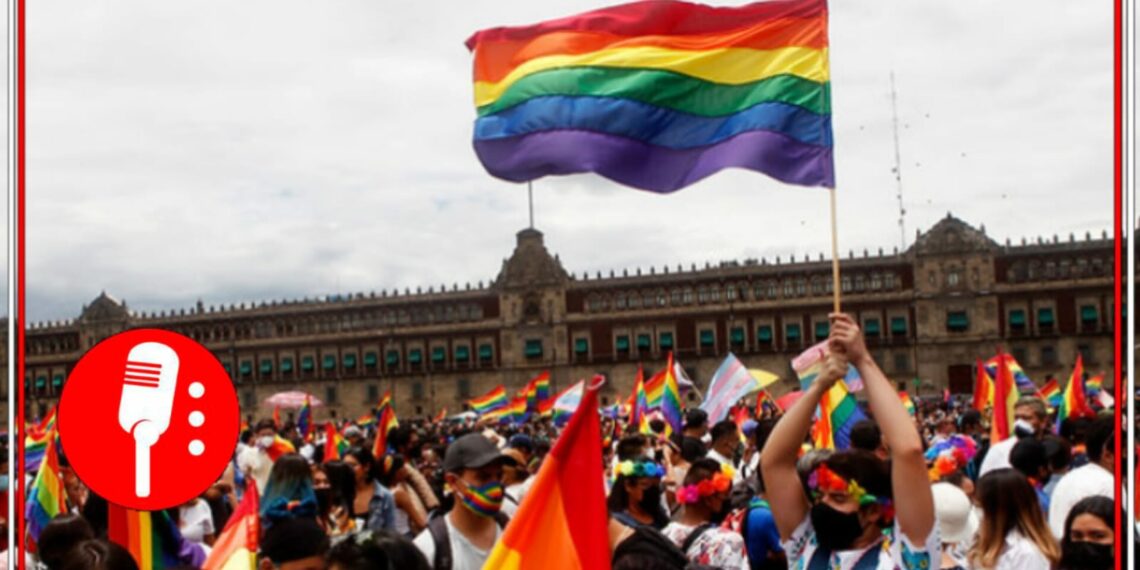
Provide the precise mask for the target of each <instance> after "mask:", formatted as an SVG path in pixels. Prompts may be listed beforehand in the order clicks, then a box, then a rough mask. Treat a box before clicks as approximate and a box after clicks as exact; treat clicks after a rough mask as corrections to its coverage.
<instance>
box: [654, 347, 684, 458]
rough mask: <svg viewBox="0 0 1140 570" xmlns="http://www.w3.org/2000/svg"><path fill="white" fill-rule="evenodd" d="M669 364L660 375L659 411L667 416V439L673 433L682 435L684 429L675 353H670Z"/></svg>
mask: <svg viewBox="0 0 1140 570" xmlns="http://www.w3.org/2000/svg"><path fill="white" fill-rule="evenodd" d="M668 361H669V362H668V364H667V365H666V366H665V369H664V370H662V371H661V372H660V373H659V374H660V375H661V376H662V382H661V397H660V399H659V400H658V402H659V404H658V406H657V407H658V409H660V410H661V414H662V415H664V416H665V437H669V435H670V434H672V433H674V432H675V433H680V432H681V428H682V427H684V424H683V420H682V418H681V388H680V387H679V386H678V385H677V374H676V372H675V368H674V367H673V353H672V351H670V352H669V357H668Z"/></svg>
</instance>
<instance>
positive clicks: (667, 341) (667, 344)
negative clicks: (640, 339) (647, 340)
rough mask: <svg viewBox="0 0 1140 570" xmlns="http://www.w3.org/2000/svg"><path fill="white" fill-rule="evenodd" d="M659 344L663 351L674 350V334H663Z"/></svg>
mask: <svg viewBox="0 0 1140 570" xmlns="http://www.w3.org/2000/svg"><path fill="white" fill-rule="evenodd" d="M657 344H658V346H660V347H661V348H662V349H670V348H673V333H671V332H663V333H661V337H660V338H659V339H658V341H657Z"/></svg>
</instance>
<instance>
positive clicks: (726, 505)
mask: <svg viewBox="0 0 1140 570" xmlns="http://www.w3.org/2000/svg"><path fill="white" fill-rule="evenodd" d="M731 513H732V503H731V502H730V501H729V500H728V499H725V500H723V501H721V504H720V510H719V511H716V512H714V513H713V514H712V521H711V522H713V523H716V524H718V525H719V524H720V523H722V522H724V519H726V518H728V515H729V514H731Z"/></svg>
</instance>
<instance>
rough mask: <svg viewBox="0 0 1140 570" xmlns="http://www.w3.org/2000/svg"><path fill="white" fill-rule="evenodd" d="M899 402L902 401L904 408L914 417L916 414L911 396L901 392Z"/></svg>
mask: <svg viewBox="0 0 1140 570" xmlns="http://www.w3.org/2000/svg"><path fill="white" fill-rule="evenodd" d="M899 401H901V402H902V405H903V407H904V408H906V413H908V414H910V415H912V416H913V415H914V413H915V412H914V400H911V399H910V394H907V393H906V391H902V392H899Z"/></svg>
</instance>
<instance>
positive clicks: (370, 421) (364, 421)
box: [356, 413, 376, 427]
mask: <svg viewBox="0 0 1140 570" xmlns="http://www.w3.org/2000/svg"><path fill="white" fill-rule="evenodd" d="M375 424H376V414H373V413H367V414H364V415H363V416H360V417H359V418H356V425H358V426H361V427H366V426H370V425H375Z"/></svg>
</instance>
